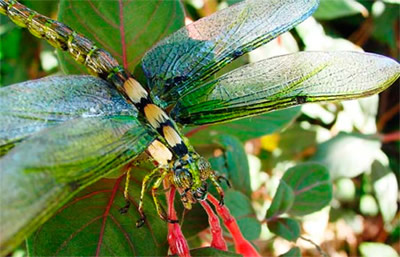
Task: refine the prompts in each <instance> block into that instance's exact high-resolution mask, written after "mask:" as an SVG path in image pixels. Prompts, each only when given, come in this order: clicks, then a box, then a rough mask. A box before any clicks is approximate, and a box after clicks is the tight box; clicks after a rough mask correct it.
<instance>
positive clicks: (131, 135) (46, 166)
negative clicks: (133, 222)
mask: <svg viewBox="0 0 400 257" xmlns="http://www.w3.org/2000/svg"><path fill="white" fill-rule="evenodd" d="M153 138H154V137H153V135H152V134H150V133H148V132H147V131H146V130H145V128H144V127H143V126H142V125H141V124H140V123H139V122H138V121H137V119H136V118H134V117H131V118H129V117H127V116H113V117H89V118H79V119H74V120H69V121H66V122H64V123H62V124H61V125H58V126H54V127H51V128H48V129H44V130H42V131H41V132H40V133H38V134H35V135H33V136H32V137H30V138H28V139H26V140H24V141H23V142H22V143H20V144H18V145H17V146H16V147H15V148H14V149H13V150H11V151H10V152H9V153H8V154H7V155H5V156H4V157H3V158H2V159H0V176H1V180H0V185H1V186H0V217H1V218H0V234H1V237H0V249H2V250H1V251H3V250H4V251H6V250H5V249H12V248H13V247H15V246H17V245H16V244H19V243H20V242H21V241H22V240H23V239H24V238H25V237H26V236H28V235H29V234H30V233H31V232H33V231H34V230H35V229H36V228H37V227H38V226H39V225H40V224H42V223H44V222H45V221H46V220H47V219H48V218H49V217H50V216H51V215H52V214H53V213H54V212H55V211H56V210H57V208H58V207H60V206H61V205H62V204H64V203H65V202H66V201H67V200H68V199H70V198H71V197H72V196H73V195H74V194H76V193H77V192H78V191H79V190H80V189H82V188H84V187H85V186H87V185H89V184H91V183H93V182H95V181H97V180H98V179H100V178H101V177H103V176H104V175H105V174H107V173H110V172H112V171H115V170H117V169H119V168H121V167H122V166H123V165H125V164H127V163H128V162H130V161H132V160H133V159H134V158H135V157H136V156H137V155H139V154H140V153H142V152H143V151H144V150H145V149H146V148H147V146H148V145H149V143H150V142H151V141H152V140H153ZM4 251H3V253H4Z"/></svg>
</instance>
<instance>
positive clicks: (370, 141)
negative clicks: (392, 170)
mask: <svg viewBox="0 0 400 257" xmlns="http://www.w3.org/2000/svg"><path fill="white" fill-rule="evenodd" d="M380 147H381V143H380V142H379V140H378V139H377V138H374V137H371V136H364V135H359V134H347V133H339V134H338V135H337V136H336V137H334V138H332V139H330V140H328V141H326V142H324V143H322V144H320V145H319V146H318V148H317V152H316V153H315V155H314V156H313V157H312V160H313V161H317V162H320V163H322V164H324V165H326V166H327V167H328V170H329V172H330V176H331V178H332V179H333V180H335V179H337V178H340V177H348V178H352V177H355V176H357V175H359V174H361V173H362V172H365V171H369V170H370V168H371V164H372V162H373V161H374V160H375V159H377V158H378V156H379V155H381V154H382V152H381V150H380Z"/></svg>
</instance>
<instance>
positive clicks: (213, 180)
mask: <svg viewBox="0 0 400 257" xmlns="http://www.w3.org/2000/svg"><path fill="white" fill-rule="evenodd" d="M221 179H223V180H225V181H228V180H227V179H226V178H225V177H224V176H217V175H216V174H215V173H212V174H211V175H210V180H211V183H212V184H213V185H214V186H215V188H216V189H217V192H218V194H219V196H220V199H219V205H220V206H222V205H224V197H225V193H224V190H223V189H222V187H221V186H220V184H219V183H218V182H219V181H220V180H221ZM227 184H228V186H229V187H230V183H229V182H227Z"/></svg>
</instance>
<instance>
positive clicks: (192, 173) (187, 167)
mask: <svg viewBox="0 0 400 257" xmlns="http://www.w3.org/2000/svg"><path fill="white" fill-rule="evenodd" d="M172 170H173V178H172V183H173V184H174V185H175V187H176V188H177V189H178V191H179V192H180V194H181V199H182V202H183V204H184V206H185V208H187V209H190V208H191V204H192V203H195V202H196V201H199V200H204V199H205V198H206V196H207V182H206V180H207V179H208V178H209V177H210V175H211V174H212V170H211V165H210V163H209V162H208V161H207V160H206V159H204V158H203V157H201V156H199V155H198V154H197V153H195V152H190V153H188V154H187V155H185V156H184V157H183V158H179V159H177V160H176V161H175V162H174V165H173V168H172Z"/></svg>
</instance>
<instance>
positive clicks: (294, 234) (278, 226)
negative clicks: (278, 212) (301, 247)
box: [267, 218, 300, 241]
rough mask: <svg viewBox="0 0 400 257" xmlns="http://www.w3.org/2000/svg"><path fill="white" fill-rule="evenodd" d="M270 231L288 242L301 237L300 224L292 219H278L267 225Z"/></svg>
mask: <svg viewBox="0 0 400 257" xmlns="http://www.w3.org/2000/svg"><path fill="white" fill-rule="evenodd" d="M267 226H268V229H269V230H271V232H273V233H274V234H276V235H278V236H280V237H283V238H285V239H286V240H288V241H296V240H297V238H299V236H300V224H299V222H298V221H297V220H294V219H290V218H278V219H274V220H272V221H268V223H267Z"/></svg>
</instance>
